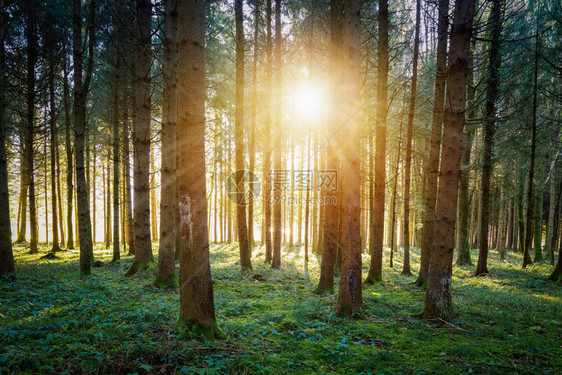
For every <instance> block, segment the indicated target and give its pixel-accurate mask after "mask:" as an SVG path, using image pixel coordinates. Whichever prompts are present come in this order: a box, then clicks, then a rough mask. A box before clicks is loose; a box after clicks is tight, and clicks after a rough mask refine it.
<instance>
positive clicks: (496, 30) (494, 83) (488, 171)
mask: <svg viewBox="0 0 562 375" xmlns="http://www.w3.org/2000/svg"><path fill="white" fill-rule="evenodd" d="M501 13H502V9H501V0H493V2H492V12H491V14H490V21H489V22H490V23H491V24H492V42H491V45H490V66H489V72H488V80H487V85H486V86H487V87H486V113H485V116H486V118H485V120H484V151H483V160H482V175H481V180H480V181H481V185H480V193H481V195H480V205H481V206H480V207H481V208H480V212H481V214H480V215H481V216H480V232H479V233H480V239H479V241H478V242H479V243H480V248H479V251H478V263H477V264H476V270H475V271H474V274H475V275H476V276H479V275H486V274H488V246H489V242H488V235H489V228H490V179H491V176H492V171H493V165H492V153H493V143H494V127H495V122H496V112H497V101H498V96H499V83H500V65H501V51H500V49H501V45H500V38H501V33H502V19H501Z"/></svg>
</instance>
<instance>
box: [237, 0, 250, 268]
mask: <svg viewBox="0 0 562 375" xmlns="http://www.w3.org/2000/svg"><path fill="white" fill-rule="evenodd" d="M234 13H235V19H236V98H235V101H236V109H235V111H236V114H235V121H234V144H235V150H234V153H235V156H234V159H235V164H236V172H235V175H236V197H237V199H236V226H237V230H238V244H239V247H240V268H241V269H242V271H244V270H251V269H252V260H251V255H252V254H251V253H250V247H249V245H248V223H247V221H246V220H247V218H246V205H247V202H246V201H245V198H247V192H246V191H245V187H244V180H245V179H247V176H246V171H245V166H244V44H245V41H244V11H243V5H242V0H235V1H234ZM239 198H241V199H239Z"/></svg>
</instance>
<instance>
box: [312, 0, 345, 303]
mask: <svg viewBox="0 0 562 375" xmlns="http://www.w3.org/2000/svg"><path fill="white" fill-rule="evenodd" d="M342 33H343V0H331V1H330V39H331V40H330V44H331V45H330V65H331V68H330V78H329V79H330V86H331V87H330V109H331V113H330V116H329V118H330V122H329V129H328V131H327V133H328V137H329V138H328V141H327V143H328V144H327V157H326V163H327V165H326V169H327V170H333V171H336V172H337V171H338V169H339V167H340V158H339V155H340V152H341V150H340V149H339V144H338V139H337V137H335V136H333V135H334V134H336V133H337V132H338V128H339V127H340V126H341V120H342V118H341V117H340V112H341V111H340V110H338V105H339V103H340V100H341V98H342V95H341V94H342V92H341V88H342V85H343V70H342V68H343V67H342V58H343V56H342V52H341V51H342V37H343V35H342ZM340 171H341V170H340ZM339 177H340V176H337V174H336V178H339ZM338 188H339V186H338ZM323 190H324V191H323V195H325V196H326V197H327V200H326V201H327V202H332V200H335V201H336V202H335V203H329V204H328V205H327V206H326V209H325V225H324V240H323V248H322V263H321V265H320V280H319V282H318V288H317V292H318V293H320V294H323V293H333V292H334V267H335V265H336V253H337V248H338V212H339V205H340V204H341V202H338V201H337V198H338V194H337V191H335V190H333V189H323ZM328 199H329V200H328Z"/></svg>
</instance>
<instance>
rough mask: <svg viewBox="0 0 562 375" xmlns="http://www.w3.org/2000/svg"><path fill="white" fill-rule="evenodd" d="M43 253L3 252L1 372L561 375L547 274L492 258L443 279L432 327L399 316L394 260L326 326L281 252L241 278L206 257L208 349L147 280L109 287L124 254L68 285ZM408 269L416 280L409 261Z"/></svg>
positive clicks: (417, 303) (225, 263)
mask: <svg viewBox="0 0 562 375" xmlns="http://www.w3.org/2000/svg"><path fill="white" fill-rule="evenodd" d="M47 250H48V248H46V247H44V248H42V249H41V251H40V254H37V255H29V254H27V249H25V248H22V247H16V248H15V255H16V262H17V263H16V264H17V280H16V281H15V282H12V283H7V282H5V281H3V282H1V283H0V372H1V373H33V374H36V373H46V374H48V373H69V374H70V373H79V374H98V373H100V374H103V373H107V374H117V373H119V374H126V373H138V374H145V373H178V374H182V373H193V374H197V373H199V374H220V373H236V374H239V373H295V374H301V373H309V374H316V373H341V374H360V373H363V374H369V373H371V374H400V373H401V374H432V373H434V374H435V373H439V374H459V373H474V374H500V373H502V374H503V373H514V374H524V373H527V374H540V373H553V374H554V373H562V319H561V318H560V315H561V314H562V288H561V286H560V285H559V284H555V283H551V282H547V281H545V278H546V277H547V276H548V274H549V272H550V271H551V269H552V266H550V265H547V264H539V265H533V266H531V267H528V268H527V269H526V270H521V267H520V264H521V256H520V255H519V254H516V253H514V252H510V253H509V254H508V257H507V260H506V261H500V260H499V256H498V254H497V253H496V252H494V251H492V252H491V254H490V260H489V266H488V269H489V270H490V276H487V277H478V278H475V277H472V276H471V275H470V273H471V271H472V268H464V267H463V268H458V267H455V269H454V277H453V288H454V294H453V298H454V301H453V302H454V307H455V311H456V313H457V318H456V319H455V320H454V321H452V322H451V323H450V325H447V324H441V325H433V324H430V323H429V322H426V321H423V320H419V319H415V318H413V316H414V315H415V314H417V313H419V312H420V311H421V310H422V309H423V302H424V291H423V290H421V289H419V288H416V287H415V286H413V285H412V283H413V282H414V280H415V277H403V276H400V271H401V263H400V262H401V258H400V254H398V257H397V259H396V263H395V268H394V269H389V268H388V267H387V264H388V254H385V269H384V276H383V277H384V283H382V284H376V285H374V286H366V287H364V289H363V298H364V306H365V309H364V317H363V318H362V319H360V320H346V319H340V318H337V317H336V316H335V315H334V314H333V309H334V306H335V302H336V297H337V296H336V295H328V296H318V295H316V294H314V293H313V291H314V289H315V287H316V283H317V280H318V274H319V259H317V258H316V257H315V256H312V257H311V261H310V262H309V263H308V264H307V265H305V264H304V262H303V257H302V254H299V253H297V252H296V250H286V251H285V252H284V253H283V266H282V268H281V269H280V270H272V269H271V268H269V267H268V266H266V265H264V264H263V258H264V251H263V248H260V247H257V248H256V249H254V257H253V259H252V260H253V266H254V273H255V274H259V275H261V277H254V274H252V273H244V274H242V273H241V272H240V267H239V264H238V259H239V258H238V253H237V247H236V245H234V244H216V245H212V246H211V265H212V272H213V279H214V290H215V305H216V314H217V319H218V324H219V326H220V327H221V328H222V330H223V331H224V333H225V334H226V335H227V336H228V339H226V340H218V341H215V342H210V341H196V340H189V339H185V337H188V336H187V335H185V332H182V331H181V326H179V325H178V324H177V322H178V313H179V294H178V293H177V291H170V290H161V289H159V288H157V287H155V286H154V284H153V282H154V276H152V275H150V274H143V275H138V276H133V277H131V278H127V277H124V276H123V275H124V273H125V271H126V269H127V268H128V267H129V266H130V264H131V262H132V258H131V257H130V256H124V257H123V259H122V260H121V262H119V263H110V260H111V251H110V250H107V251H105V250H103V249H101V248H97V249H96V258H97V259H101V260H103V261H104V263H105V266H104V267H101V268H94V269H93V276H92V277H89V278H86V279H81V278H80V275H79V272H78V256H79V253H78V251H68V252H61V253H57V255H58V256H59V257H61V258H60V259H56V260H41V259H39V258H40V256H41V255H44V253H45V252H47ZM155 253H156V251H155ZM412 258H413V259H412V264H413V265H414V270H413V271H417V270H416V267H417V264H418V263H417V262H418V260H419V252H418V251H417V250H416V249H414V250H413V254H412ZM475 259H476V253H473V260H475ZM363 261H364V263H363V264H364V276H365V275H366V272H367V267H368V256H367V255H365V256H364V258H363ZM414 274H416V272H414ZM336 289H337V288H336Z"/></svg>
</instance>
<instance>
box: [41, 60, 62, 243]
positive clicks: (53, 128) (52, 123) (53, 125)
mask: <svg viewBox="0 0 562 375" xmlns="http://www.w3.org/2000/svg"><path fill="white" fill-rule="evenodd" d="M54 65H55V61H53V58H51V59H50V60H49V110H50V112H49V131H50V133H51V134H50V135H51V203H52V206H51V211H52V215H53V216H52V219H53V247H52V248H51V251H52V252H55V251H60V246H59V227H58V225H59V221H58V217H57V209H58V207H57V179H56V176H57V174H56V169H57V168H56V162H57V159H56V149H57V117H56V116H57V115H56V110H55V66H54ZM45 194H46V192H45Z"/></svg>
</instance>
